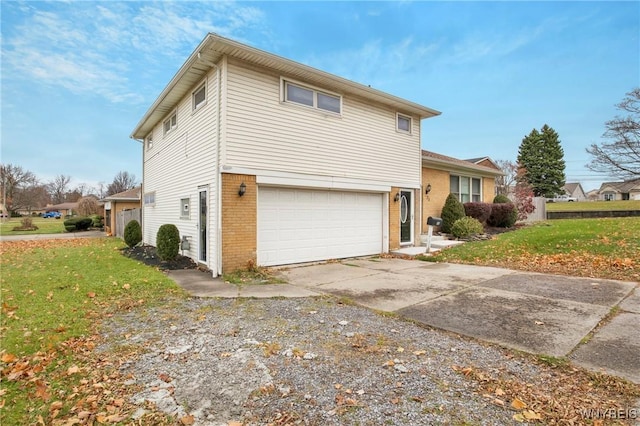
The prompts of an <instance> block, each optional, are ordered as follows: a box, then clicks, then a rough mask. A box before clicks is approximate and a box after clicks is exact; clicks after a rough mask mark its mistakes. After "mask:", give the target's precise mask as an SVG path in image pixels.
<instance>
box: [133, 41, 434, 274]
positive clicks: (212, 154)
mask: <svg viewBox="0 0 640 426" xmlns="http://www.w3.org/2000/svg"><path fill="white" fill-rule="evenodd" d="M438 114H439V112H438V111H435V110H433V109H431V108H427V107H425V106H422V105H418V104H416V103H413V102H410V101H407V100H404V99H401V98H398V97H396V96H393V95H390V94H387V93H384V92H381V91H379V90H376V89H373V88H371V87H368V86H365V85H362V84H358V83H354V82H352V81H350V80H347V79H344V78H341V77H338V76H335V75H332V74H330V73H327V72H324V71H320V70H317V69H314V68H312V67H309V66H307V65H303V64H300V63H297V62H294V61H291V60H289V59H286V58H282V57H279V56H277V55H274V54H271V53H268V52H265V51H262V50H259V49H256V48H253V47H250V46H247V45H244V44H241V43H238V42H236V41H233V40H229V39H227V38H223V37H220V36H218V35H216V34H208V35H207V36H206V37H205V38H204V40H203V41H202V42H201V43H200V45H199V46H198V47H197V48H196V49H195V51H194V52H193V53H192V54H191V56H189V58H188V59H187V61H186V62H185V63H184V65H183V66H182V67H181V68H180V70H179V71H178V72H177V74H176V75H175V76H174V77H173V79H172V80H171V81H170V82H169V84H168V85H167V86H166V88H165V89H164V90H163V91H162V93H161V94H160V96H158V98H157V99H156V101H155V102H154V103H153V105H152V106H151V107H150V108H149V110H148V111H147V113H146V114H145V115H144V116H143V117H142V119H141V120H140V122H139V123H138V125H137V126H136V127H135V129H134V130H133V133H132V135H131V137H132V138H134V139H136V140H138V141H140V142H142V143H143V215H142V225H143V242H144V243H146V244H151V245H155V238H156V233H157V231H158V228H159V227H160V226H161V225H163V224H166V223H172V224H175V225H176V226H177V227H178V229H179V231H180V235H181V236H182V237H183V238H185V239H186V241H188V242H189V248H188V249H187V250H185V255H188V256H190V257H192V258H193V259H195V260H197V261H198V262H201V263H202V264H204V265H206V266H207V267H208V268H210V269H211V270H212V271H213V274H214V275H217V274H220V273H222V272H223V271H224V272H227V271H232V270H234V269H237V268H242V267H246V266H247V265H248V264H249V263H251V262H253V263H254V264H258V265H264V266H269V265H284V264H292V263H300V262H310V261H320V260H327V259H334V258H345V257H352V256H361V255H370V254H379V253H384V252H388V251H389V250H393V249H395V248H398V247H400V246H403V245H413V244H414V243H419V241H420V238H419V236H420V233H421V231H422V229H421V220H420V212H421V205H420V204H421V202H422V201H421V200H422V197H421V196H420V194H421V192H422V191H421V149H420V133H421V120H423V119H425V118H429V117H433V116H436V115H438Z"/></svg>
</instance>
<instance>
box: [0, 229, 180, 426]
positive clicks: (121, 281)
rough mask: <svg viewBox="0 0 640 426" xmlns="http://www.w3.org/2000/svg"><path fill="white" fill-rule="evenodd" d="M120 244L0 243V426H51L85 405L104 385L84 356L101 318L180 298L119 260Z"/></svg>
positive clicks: (143, 269)
mask: <svg viewBox="0 0 640 426" xmlns="http://www.w3.org/2000/svg"><path fill="white" fill-rule="evenodd" d="M53 223H57V224H61V221H55V222H53ZM123 246H124V244H123V243H122V241H121V240H119V239H115V238H86V239H85V238H82V239H73V240H43V241H15V242H2V243H0V249H1V259H0V268H1V270H2V274H1V276H0V284H1V295H2V316H1V317H0V337H1V339H2V351H1V352H0V354H1V356H2V362H1V363H0V365H1V366H2V382H3V383H2V391H3V392H5V393H3V394H0V402H1V404H0V406H4V408H3V409H0V424H15V425H18V424H25V425H26V424H36V423H38V419H39V417H38V416H42V418H43V419H44V423H43V424H51V423H52V421H53V419H54V418H58V419H59V418H61V417H64V416H66V415H67V414H69V413H70V409H71V408H72V407H73V406H74V405H76V404H80V405H82V404H84V402H83V401H85V402H86V400H87V398H88V397H89V396H91V395H94V396H95V389H96V387H95V386H94V385H95V383H96V381H98V382H100V383H102V382H104V379H102V378H101V377H99V376H96V375H99V374H103V372H100V371H99V370H96V369H95V368H93V367H91V366H90V364H91V363H90V360H89V358H88V357H90V356H89V355H88V354H89V353H93V351H92V350H91V349H93V347H95V345H96V343H97V340H98V338H97V336H96V335H95V332H96V328H95V327H96V325H98V324H99V322H100V320H101V318H103V317H104V316H109V315H112V314H113V313H114V312H117V311H126V310H129V309H132V308H135V307H140V306H144V307H149V306H153V305H155V304H159V303H168V302H170V301H171V300H176V299H181V298H182V297H184V293H183V291H182V290H181V289H179V287H177V285H176V284H175V283H174V282H173V281H171V280H169V279H168V278H167V277H166V276H165V275H164V274H163V273H162V272H160V271H157V270H154V269H152V268H150V267H148V266H146V265H143V264H142V263H139V262H136V261H134V260H132V259H129V258H126V257H124V256H122V255H121V253H120V249H121V248H122V247H123ZM105 359H106V358H105ZM94 361H95V360H94ZM94 361H92V362H94ZM102 362H104V360H102ZM107 368H108V367H107ZM105 386H106V385H105ZM100 389H102V388H100ZM100 392H102V390H100ZM83 398H84V400H83ZM97 398H98V401H97V402H100V401H101V402H102V403H103V404H104V405H108V404H110V403H111V404H113V401H110V400H109V398H104V400H103V396H100V397H97ZM58 401H59V402H58ZM93 402H96V401H95V400H94V401H93ZM54 403H55V404H59V407H58V405H55V407H54V408H55V409H52V404H54ZM83 407H84V406H83ZM87 409H90V411H92V410H93V411H95V412H96V413H97V412H99V410H100V406H99V405H98V406H96V407H93V408H91V407H88V408H87ZM69 415H70V414H69Z"/></svg>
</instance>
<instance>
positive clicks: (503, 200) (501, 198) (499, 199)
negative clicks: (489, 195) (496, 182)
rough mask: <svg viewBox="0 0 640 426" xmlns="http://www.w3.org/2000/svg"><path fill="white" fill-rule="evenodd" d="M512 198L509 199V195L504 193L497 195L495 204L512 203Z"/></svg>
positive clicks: (494, 200)
mask: <svg viewBox="0 0 640 426" xmlns="http://www.w3.org/2000/svg"><path fill="white" fill-rule="evenodd" d="M510 202H511V200H510V199H509V197H507V196H506V195H504V194H498V195H496V196H495V197H493V204H504V203H510Z"/></svg>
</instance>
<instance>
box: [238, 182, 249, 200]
mask: <svg viewBox="0 0 640 426" xmlns="http://www.w3.org/2000/svg"><path fill="white" fill-rule="evenodd" d="M245 192H247V185H245V184H244V182H242V183H241V184H240V188H239V189H238V195H239V196H241V197H242V196H243V195H244V193H245Z"/></svg>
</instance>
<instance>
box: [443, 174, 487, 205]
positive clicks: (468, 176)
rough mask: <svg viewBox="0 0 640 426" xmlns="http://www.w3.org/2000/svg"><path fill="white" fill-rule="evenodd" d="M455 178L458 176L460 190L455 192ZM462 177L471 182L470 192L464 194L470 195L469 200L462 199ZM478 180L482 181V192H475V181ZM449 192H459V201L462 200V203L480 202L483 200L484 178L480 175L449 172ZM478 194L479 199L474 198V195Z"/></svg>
mask: <svg viewBox="0 0 640 426" xmlns="http://www.w3.org/2000/svg"><path fill="white" fill-rule="evenodd" d="M453 178H458V192H453V191H451V179H453ZM462 179H467V182H468V183H469V192H468V193H465V194H464V195H468V196H469V200H465V201H463V200H462V195H463V194H462ZM474 180H477V181H479V183H480V193H478V194H475V193H474V192H473V181H474ZM449 192H450V193H452V194H457V196H458V201H460V202H461V203H471V202H473V203H479V202H481V201H482V178H481V177H480V176H470V175H458V174H454V173H450V174H449ZM476 195H477V196H478V200H474V199H473V197H474V196H476Z"/></svg>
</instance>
